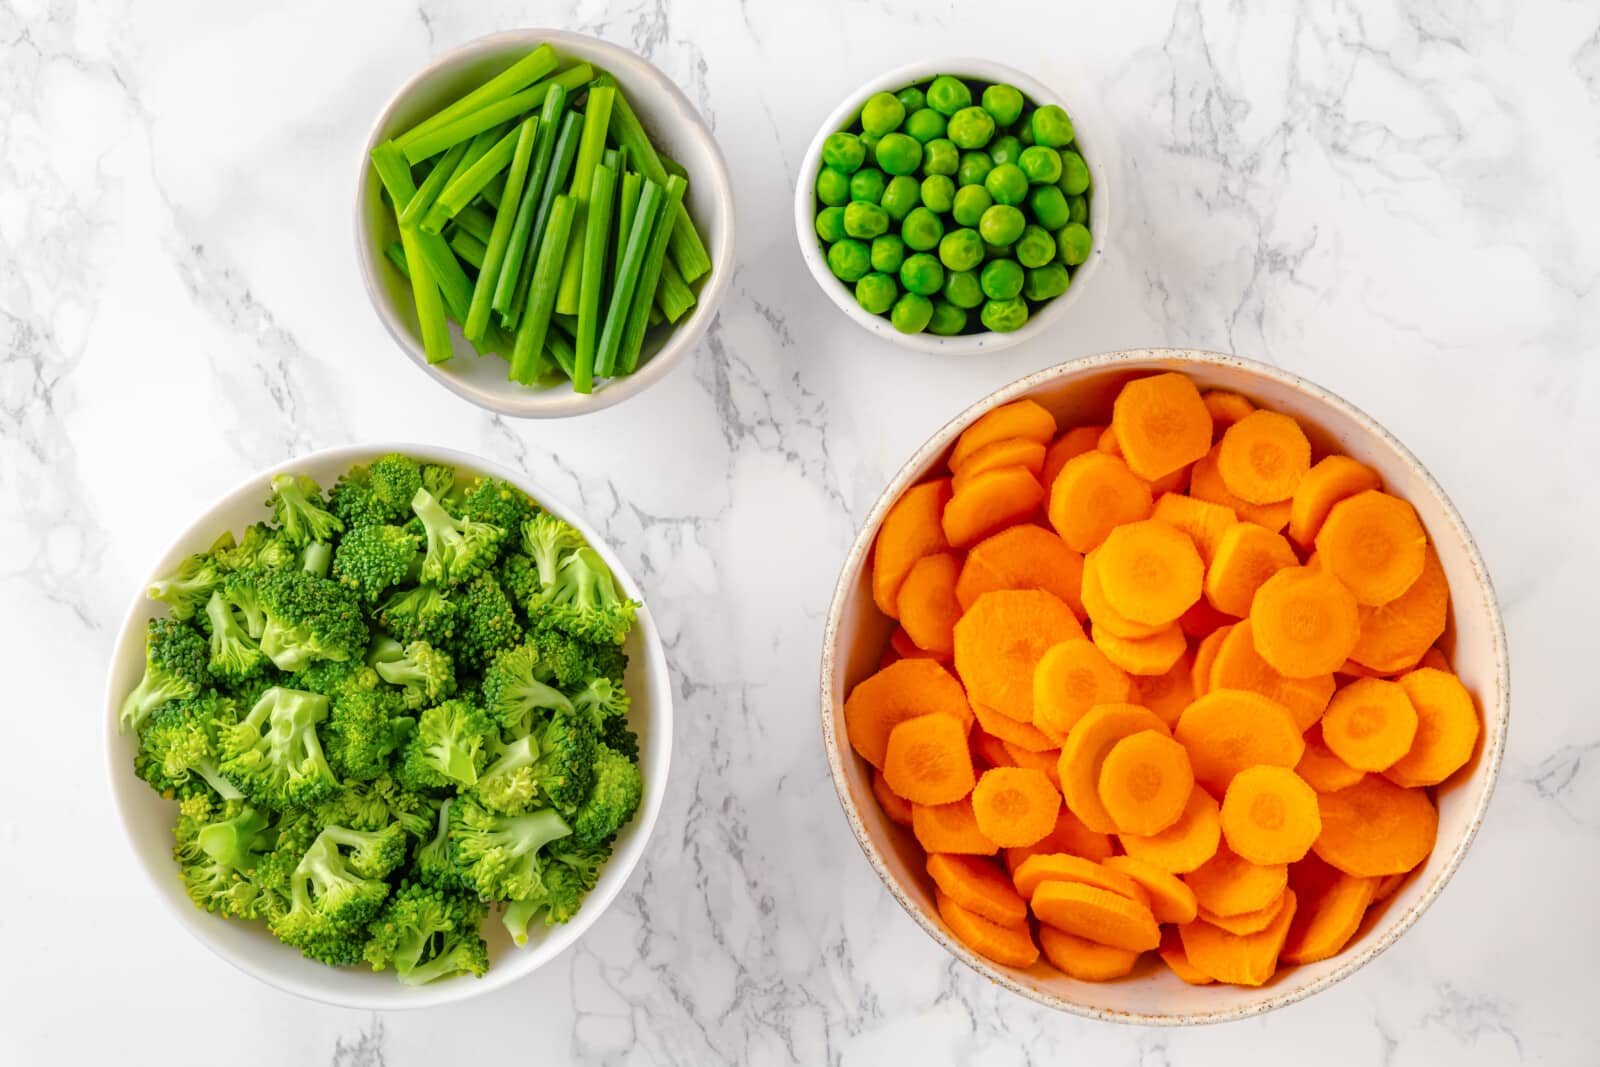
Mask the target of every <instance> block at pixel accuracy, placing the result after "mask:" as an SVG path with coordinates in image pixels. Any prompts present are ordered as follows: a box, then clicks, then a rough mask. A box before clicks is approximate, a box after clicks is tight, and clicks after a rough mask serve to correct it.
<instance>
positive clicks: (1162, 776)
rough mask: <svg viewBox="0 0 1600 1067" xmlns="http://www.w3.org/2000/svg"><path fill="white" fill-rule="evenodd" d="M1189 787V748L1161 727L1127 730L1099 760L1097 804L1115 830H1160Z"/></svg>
mask: <svg viewBox="0 0 1600 1067" xmlns="http://www.w3.org/2000/svg"><path fill="white" fill-rule="evenodd" d="M1193 790H1194V772H1193V770H1191V769H1190V767H1189V754H1188V752H1186V751H1185V750H1184V747H1183V746H1182V745H1180V744H1178V742H1176V741H1174V740H1173V739H1172V738H1171V737H1169V736H1167V734H1166V733H1165V732H1160V731H1156V730H1141V731H1139V732H1138V733H1136V734H1129V735H1128V736H1127V737H1124V738H1123V739H1122V740H1120V741H1118V742H1117V743H1116V744H1115V745H1113V746H1111V751H1110V752H1108V753H1106V758H1105V762H1104V763H1102V764H1101V766H1100V782H1099V789H1098V792H1099V795H1100V805H1101V807H1103V808H1104V809H1105V812H1106V814H1107V815H1109V816H1110V817H1111V821H1112V823H1113V825H1115V826H1116V829H1117V832H1118V833H1123V834H1138V835H1139V836H1141V837H1148V836H1150V835H1151V834H1158V833H1160V832H1161V831H1162V830H1165V829H1166V828H1167V827H1169V826H1171V825H1172V824H1173V823H1175V822H1177V821H1178V817H1179V816H1181V815H1182V814H1183V809H1184V807H1185V806H1186V805H1187V804H1188V802H1189V794H1190V793H1191V792H1192V791H1193Z"/></svg>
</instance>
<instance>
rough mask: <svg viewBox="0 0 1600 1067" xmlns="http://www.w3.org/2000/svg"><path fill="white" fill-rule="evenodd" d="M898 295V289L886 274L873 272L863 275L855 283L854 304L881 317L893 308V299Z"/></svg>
mask: <svg viewBox="0 0 1600 1067" xmlns="http://www.w3.org/2000/svg"><path fill="white" fill-rule="evenodd" d="M899 295H900V287H899V286H898V285H896V284H895V283H894V279H893V278H891V277H889V276H888V275H887V274H880V273H879V272H877V271H873V272H872V273H871V274H863V275H862V276H861V280H860V281H858V282H856V303H858V304H860V305H861V306H862V308H863V309H865V310H867V311H870V312H871V313H872V314H874V315H882V314H883V313H884V312H886V311H888V310H889V309H890V308H892V307H894V301H895V298H896V297H898V296H899Z"/></svg>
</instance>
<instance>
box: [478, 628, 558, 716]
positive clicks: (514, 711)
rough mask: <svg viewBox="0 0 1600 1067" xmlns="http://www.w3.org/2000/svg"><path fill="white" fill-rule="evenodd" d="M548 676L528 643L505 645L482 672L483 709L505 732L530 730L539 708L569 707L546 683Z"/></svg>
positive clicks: (552, 687)
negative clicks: (506, 646) (511, 646)
mask: <svg viewBox="0 0 1600 1067" xmlns="http://www.w3.org/2000/svg"><path fill="white" fill-rule="evenodd" d="M548 677H550V675H549V674H548V673H547V672H546V670H545V668H544V666H543V665H542V664H541V663H540V661H539V654H538V652H537V650H535V649H534V647H533V646H532V645H526V644H524V645H518V646H517V647H516V648H511V649H507V650H506V651H504V652H502V653H500V654H499V655H498V656H496V657H495V660H494V662H493V663H492V664H490V666H489V669H488V670H487V671H485V672H484V674H483V703H484V708H485V710H487V711H488V713H489V716H490V718H492V719H494V720H495V722H497V723H498V724H499V725H500V727H501V728H502V729H504V730H505V731H506V732H507V733H510V734H513V735H519V736H520V735H522V734H526V733H529V732H530V731H532V729H533V722H534V717H535V716H536V715H537V714H538V713H539V712H541V711H557V710H567V711H571V710H572V702H571V701H570V700H568V699H567V697H566V696H565V694H563V693H562V692H561V690H559V689H557V688H555V687H554V686H551V685H548V684H546V681H545V679H547V678H548Z"/></svg>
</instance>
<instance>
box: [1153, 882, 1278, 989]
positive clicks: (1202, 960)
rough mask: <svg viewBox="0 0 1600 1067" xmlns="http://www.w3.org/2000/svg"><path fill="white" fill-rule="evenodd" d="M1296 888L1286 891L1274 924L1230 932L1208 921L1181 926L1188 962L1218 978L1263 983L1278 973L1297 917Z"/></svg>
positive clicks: (1232, 982) (1256, 984) (1220, 980)
mask: <svg viewBox="0 0 1600 1067" xmlns="http://www.w3.org/2000/svg"><path fill="white" fill-rule="evenodd" d="M1295 910H1296V900H1295V895H1294V891H1293V890H1290V891H1289V892H1287V893H1285V894H1284V902H1283V908H1282V910H1280V911H1279V912H1278V916H1277V918H1275V919H1274V920H1273V921H1272V925H1271V926H1268V927H1267V928H1266V929H1265V930H1262V931H1260V932H1259V933H1254V934H1244V935H1240V934H1230V933H1228V932H1227V931H1226V930H1222V929H1219V928H1217V927H1215V926H1212V925H1211V924H1210V923H1205V922H1192V923H1189V924H1187V925H1185V926H1180V927H1178V932H1179V934H1180V935H1181V936H1182V937H1183V951H1184V955H1185V956H1186V957H1187V958H1188V961H1189V963H1190V964H1191V965H1192V966H1194V967H1195V968H1197V969H1198V970H1200V971H1202V972H1204V973H1205V974H1209V975H1210V976H1211V977H1213V978H1215V979H1216V980H1217V981H1219V982H1229V983H1231V984H1233V985H1242V986H1260V985H1265V984H1266V982H1267V981H1268V980H1269V979H1270V978H1271V977H1272V976H1273V975H1274V974H1276V973H1277V970H1278V954H1279V953H1280V952H1281V951H1282V950H1283V941H1284V938H1285V937H1286V936H1287V935H1288V933H1289V924H1290V923H1292V922H1293V921H1294V913H1295Z"/></svg>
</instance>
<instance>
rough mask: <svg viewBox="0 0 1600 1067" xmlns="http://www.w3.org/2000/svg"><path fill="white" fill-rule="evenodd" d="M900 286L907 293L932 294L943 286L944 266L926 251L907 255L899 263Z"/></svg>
mask: <svg viewBox="0 0 1600 1067" xmlns="http://www.w3.org/2000/svg"><path fill="white" fill-rule="evenodd" d="M900 286H901V288H903V289H905V291H906V292H908V293H916V294H917V295H918V296H932V295H933V294H934V293H937V292H938V291H939V290H940V288H942V287H943V286H944V268H943V267H941V266H940V265H939V261H938V260H937V259H934V258H933V257H932V256H930V255H928V253H926V252H918V253H917V254H916V255H914V256H907V257H906V261H905V262H904V263H902V264H900Z"/></svg>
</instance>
